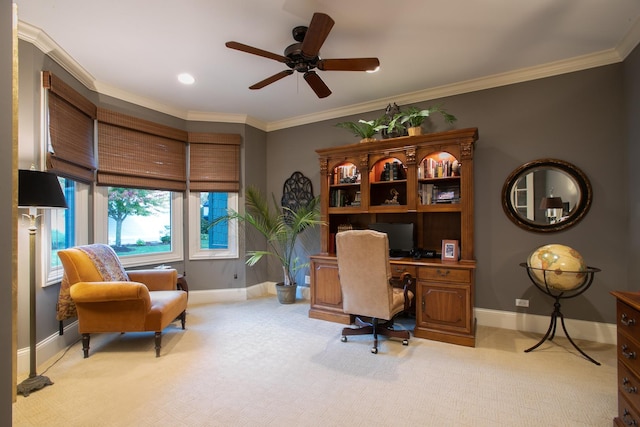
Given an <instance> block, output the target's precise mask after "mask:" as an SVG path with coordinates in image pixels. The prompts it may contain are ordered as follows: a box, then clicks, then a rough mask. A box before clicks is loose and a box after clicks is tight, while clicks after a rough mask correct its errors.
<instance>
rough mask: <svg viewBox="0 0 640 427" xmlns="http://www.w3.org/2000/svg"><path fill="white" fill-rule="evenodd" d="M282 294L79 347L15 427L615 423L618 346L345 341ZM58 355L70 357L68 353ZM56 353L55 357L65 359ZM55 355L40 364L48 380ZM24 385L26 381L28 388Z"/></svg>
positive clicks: (506, 334)
mask: <svg viewBox="0 0 640 427" xmlns="http://www.w3.org/2000/svg"><path fill="white" fill-rule="evenodd" d="M308 309H309V304H308V303H305V302H302V301H301V302H298V303H296V304H293V305H280V304H278V302H277V301H276V300H275V298H274V297H269V298H260V299H254V300H250V301H246V302H240V303H228V304H215V305H200V306H194V307H190V308H189V312H188V313H189V314H188V317H187V330H186V331H182V330H180V329H179V325H178V323H176V324H175V325H173V326H170V327H169V328H168V329H167V330H166V331H165V334H164V339H163V348H162V356H161V357H160V358H155V357H154V350H153V336H152V334H125V335H120V334H103V335H96V336H95V337H93V338H92V348H91V354H90V357H89V358H88V359H83V358H82V350H81V345H80V343H76V344H75V345H74V346H72V348H71V350H70V351H69V352H68V353H66V354H65V355H64V356H63V357H62V358H61V359H60V360H59V361H58V362H57V363H55V364H54V366H53V367H51V368H50V369H49V370H48V371H47V372H46V375H47V376H49V377H50V378H51V380H52V381H53V382H54V383H55V384H54V385H52V386H49V387H45V388H44V389H42V390H39V391H35V392H33V393H32V394H31V395H30V396H28V397H26V398H25V397H23V396H18V400H17V402H16V403H15V404H14V406H13V424H14V426H38V427H42V426H189V427H191V426H343V425H349V426H452V425H456V426H536V427H538V426H610V425H611V423H612V419H613V417H614V416H615V414H616V408H617V401H616V354H615V347H614V346H612V345H605V344H598V343H593V342H587V341H579V342H578V345H580V346H581V348H582V349H583V350H584V351H585V352H586V353H587V354H589V355H590V356H592V357H593V358H594V359H596V360H598V361H599V362H601V363H602V366H596V365H594V364H592V363H591V362H589V361H587V360H586V359H584V358H583V357H582V356H580V355H579V353H577V352H576V351H575V350H574V349H573V347H571V345H570V344H569V343H568V341H566V339H563V338H556V340H555V341H556V342H555V343H549V342H547V343H545V344H543V345H542V346H541V347H540V348H539V349H537V350H535V351H533V352H531V353H524V352H523V350H524V349H525V348H528V347H530V346H531V345H533V344H535V343H536V342H537V341H538V339H539V338H540V337H539V336H536V335H532V334H525V333H520V332H514V331H508V330H502V329H495V328H486V327H480V328H479V330H478V334H477V336H478V339H477V346H476V348H467V347H460V346H456V345H450V344H444V343H439V342H435V341H429V340H422V339H418V338H412V339H411V341H410V344H409V346H407V347H405V346H403V345H402V344H401V343H400V342H397V341H395V342H393V341H383V342H382V344H381V347H380V353H378V354H377V355H373V354H371V353H370V351H369V348H370V345H371V341H370V339H369V338H368V337H367V338H365V337H351V338H350V340H349V342H348V343H342V342H340V330H341V325H338V324H335V323H330V322H324V321H320V320H314V319H309V318H308V316H307V310H308ZM59 356H60V355H59ZM59 356H58V357H59ZM55 359H56V358H53V359H52V360H50V361H47V362H45V363H43V364H42V366H41V367H40V368H39V372H42V371H43V370H44V369H45V368H47V367H48V366H49V365H51V364H52V363H53V362H54V360H55ZM22 379H23V378H19V379H18V380H19V381H21V380H22Z"/></svg>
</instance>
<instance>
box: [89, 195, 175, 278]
mask: <svg viewBox="0 0 640 427" xmlns="http://www.w3.org/2000/svg"><path fill="white" fill-rule="evenodd" d="M96 230H97V232H96V241H97V242H107V244H109V245H110V246H111V247H113V249H114V250H115V251H116V253H117V254H118V256H119V258H120V259H121V261H122V263H123V264H124V265H125V266H128V267H129V266H137V265H148V264H154V263H164V262H170V261H181V260H182V235H183V233H182V193H181V192H171V191H164V190H146V189H137V188H121V187H97V190H96Z"/></svg>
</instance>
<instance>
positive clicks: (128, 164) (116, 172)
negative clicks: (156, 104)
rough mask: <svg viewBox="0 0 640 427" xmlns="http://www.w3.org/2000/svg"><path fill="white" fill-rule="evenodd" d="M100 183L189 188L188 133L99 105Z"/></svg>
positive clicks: (118, 185)
mask: <svg viewBox="0 0 640 427" xmlns="http://www.w3.org/2000/svg"><path fill="white" fill-rule="evenodd" d="M97 117H98V185H109V186H114V187H130V188H147V189H153V190H170V191H184V190H186V141H187V132H185V131H182V130H180V129H174V128H171V127H168V126H164V125H160V124H158V123H153V122H149V121H146V120H142V119H138V118H135V117H131V116H128V115H126V114H122V113H117V112H114V111H110V110H106V109H103V108H98V111H97Z"/></svg>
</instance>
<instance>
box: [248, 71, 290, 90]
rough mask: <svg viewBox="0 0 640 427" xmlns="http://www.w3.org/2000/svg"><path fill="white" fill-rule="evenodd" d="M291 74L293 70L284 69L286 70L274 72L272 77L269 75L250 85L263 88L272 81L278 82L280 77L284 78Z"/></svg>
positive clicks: (250, 87) (254, 87) (252, 87)
mask: <svg viewBox="0 0 640 427" xmlns="http://www.w3.org/2000/svg"><path fill="white" fill-rule="evenodd" d="M291 74H293V70H284V71H280V72H279V73H277V74H274V75H273V76H271V77H267V78H266V79H264V80H262V81H260V82H258V83H256V84H254V85H252V86H249V89H262V88H263V87H265V86H267V85H270V84H271V83H274V82H277V81H278V80H280V79H283V78H285V77H287V76H290V75H291Z"/></svg>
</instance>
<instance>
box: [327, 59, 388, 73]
mask: <svg viewBox="0 0 640 427" xmlns="http://www.w3.org/2000/svg"><path fill="white" fill-rule="evenodd" d="M379 66H380V61H379V60H378V58H345V59H321V60H320V61H318V69H320V70H322V71H373V70H375V69H376V68H378V67H379Z"/></svg>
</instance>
